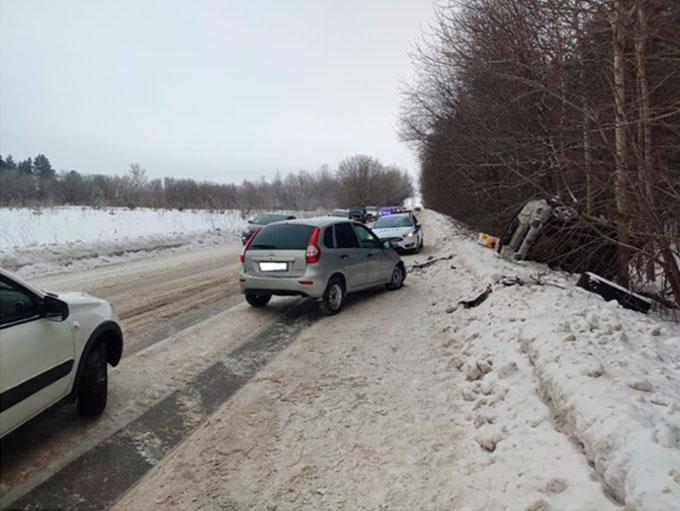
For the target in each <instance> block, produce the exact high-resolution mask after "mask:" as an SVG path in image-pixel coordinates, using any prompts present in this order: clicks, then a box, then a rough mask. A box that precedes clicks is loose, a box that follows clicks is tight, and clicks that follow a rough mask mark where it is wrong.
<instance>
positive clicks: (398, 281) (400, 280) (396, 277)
mask: <svg viewBox="0 0 680 511" xmlns="http://www.w3.org/2000/svg"><path fill="white" fill-rule="evenodd" d="M405 277H406V274H405V273H404V268H402V267H401V266H399V265H397V266H395V267H394V270H392V278H390V281H389V283H388V284H387V289H390V290H392V291H395V290H397V289H400V288H401V286H403V285H404V278H405Z"/></svg>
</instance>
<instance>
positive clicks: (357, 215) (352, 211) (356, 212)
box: [349, 206, 366, 224]
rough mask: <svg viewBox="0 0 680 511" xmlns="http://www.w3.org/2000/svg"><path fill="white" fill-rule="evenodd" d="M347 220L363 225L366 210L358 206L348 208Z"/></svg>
mask: <svg viewBox="0 0 680 511" xmlns="http://www.w3.org/2000/svg"><path fill="white" fill-rule="evenodd" d="M349 218H350V220H354V221H356V222H360V223H362V224H363V223H364V222H366V208H364V207H359V206H355V207H353V208H349Z"/></svg>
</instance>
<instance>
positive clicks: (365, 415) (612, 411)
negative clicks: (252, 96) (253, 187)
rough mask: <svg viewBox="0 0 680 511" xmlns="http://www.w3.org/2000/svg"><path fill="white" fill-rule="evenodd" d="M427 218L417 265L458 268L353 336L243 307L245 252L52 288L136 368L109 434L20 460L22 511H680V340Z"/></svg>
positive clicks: (354, 314) (362, 307) (18, 446)
mask: <svg viewBox="0 0 680 511" xmlns="http://www.w3.org/2000/svg"><path fill="white" fill-rule="evenodd" d="M423 220H424V224H425V233H426V244H427V245H428V246H427V247H426V249H425V251H424V252H423V253H422V254H420V255H415V256H406V257H405V260H406V262H407V264H408V265H412V264H413V263H415V262H416V261H418V262H424V261H425V260H426V259H427V258H428V257H432V258H438V257H448V256H449V255H451V256H452V257H451V259H445V260H441V261H438V262H435V263H434V264H432V265H431V266H429V267H427V268H423V269H420V270H414V271H413V272H411V273H409V275H408V278H407V280H406V286H405V287H404V288H403V289H402V290H400V291H398V292H385V291H383V290H377V291H370V292H364V293H360V294H358V295H356V296H350V297H349V298H348V301H347V304H346V307H345V308H344V309H343V311H342V312H341V313H340V314H339V315H338V316H335V317H331V318H319V317H318V316H317V315H316V313H315V312H314V311H313V308H311V307H310V304H309V303H308V302H306V301H305V300H301V299H297V298H287V299H276V300H274V301H273V302H272V305H270V306H268V307H267V308H265V309H262V310H255V309H250V308H249V307H248V306H246V305H245V304H243V303H242V300H241V298H240V296H239V295H238V294H237V289H236V287H237V286H236V285H237V278H236V272H237V268H238V265H237V262H236V261H237V259H238V258H237V253H238V249H239V248H240V247H236V246H232V247H231V248H230V249H225V248H224V247H221V248H204V249H202V250H200V251H196V252H194V253H190V254H186V253H185V254H169V255H167V256H164V257H160V258H154V259H150V260H147V261H137V262H134V263H129V264H126V265H117V266H109V267H102V268H98V269H96V270H90V271H87V272H81V273H72V274H63V275H55V276H51V277H46V278H45V279H43V280H41V281H39V284H40V285H41V286H43V287H45V288H53V289H56V288H62V289H64V288H68V289H84V290H87V291H90V292H92V293H93V294H97V295H99V296H103V297H105V298H109V299H110V300H112V301H113V302H114V304H115V305H116V307H117V310H118V311H119V313H120V315H121V318H123V326H124V329H125V331H126V335H127V346H126V354H125V358H124V360H123V361H122V362H121V365H120V366H119V367H118V368H116V369H115V370H114V371H112V373H111V387H112V388H111V401H110V403H109V407H108V408H107V411H106V413H105V415H104V417H103V418H102V419H100V420H98V421H94V422H91V423H82V422H80V420H79V419H77V418H76V417H75V415H74V414H73V412H72V411H68V410H64V411H61V412H59V413H58V414H55V415H53V416H51V417H48V418H47V419H46V420H44V421H41V422H40V423H38V424H36V425H34V426H30V427H29V428H27V430H25V431H23V432H21V434H20V435H18V436H17V440H16V441H14V443H13V444H12V445H11V446H10V448H9V450H8V449H5V446H4V445H3V455H2V459H3V461H2V463H3V465H2V474H1V476H0V481H1V483H2V486H1V487H0V488H1V493H2V494H3V499H2V504H3V506H5V505H7V504H8V503H9V502H11V501H13V500H14V499H17V498H19V500H18V501H16V503H18V504H19V505H21V506H30V505H37V506H40V505H41V504H42V505H43V506H45V505H47V504H49V505H51V506H58V507H62V508H73V509H78V508H88V507H92V506H93V505H94V504H97V505H96V506H95V507H97V508H107V507H109V506H111V505H113V506H114V508H115V509H120V510H123V509H125V510H127V509H134V510H143V509H390V508H391V509H455V510H458V509H462V510H480V511H481V510H484V511H486V510H501V509H510V510H514V509H517V510H533V511H539V510H544V511H547V510H598V511H599V510H605V511H606V510H609V509H622V508H624V505H625V506H626V507H627V508H629V509H639V510H650V511H652V510H653V511H656V510H657V509H658V510H662V509H663V510H665V509H670V510H672V509H678V506H677V502H680V450H679V448H680V402H679V401H680V399H679V395H680V348H679V346H678V345H679V344H680V341H679V340H678V339H680V329H678V327H677V325H670V324H665V323H662V322H660V321H658V320H655V319H654V318H652V317H647V316H644V315H641V314H637V313H633V312H631V311H626V310H623V309H621V308H620V307H618V306H616V305H615V304H614V305H612V304H605V303H604V302H603V301H602V300H601V299H600V298H599V297H597V296H595V295H592V294H589V293H586V292H585V291H582V290H579V289H575V288H573V280H574V279H573V277H569V276H566V275H563V274H560V273H556V272H550V271H549V270H547V269H546V268H544V267H541V266H538V265H533V264H530V263H522V264H519V265H518V264H512V263H508V262H505V261H501V260H498V259H497V258H495V257H494V255H493V254H492V253H491V252H490V251H488V250H486V249H484V248H482V247H479V246H478V245H476V244H475V242H474V240H473V239H471V238H470V236H469V235H467V234H466V233H465V232H464V230H462V229H460V228H459V227H458V226H455V225H453V224H451V223H450V221H449V220H448V219H447V218H446V217H443V216H442V215H439V214H436V213H434V212H428V213H427V214H425V215H424V217H423ZM539 272H541V273H542V275H541V281H542V282H543V284H544V285H526V283H531V282H533V281H532V280H531V279H530V278H529V275H534V276H535V275H537V274H538V273H539ZM502 275H511V276H519V277H520V278H521V279H522V280H523V282H525V285H522V286H520V285H513V286H505V285H503V284H502V283H499V278H500V277H501V276H502ZM489 284H492V288H493V292H492V293H491V295H489V297H488V299H487V300H486V301H484V302H483V303H482V304H481V305H479V307H476V308H471V309H464V308H463V307H461V306H460V305H458V302H459V301H461V300H467V299H470V298H473V297H475V296H477V295H478V294H479V292H480V291H482V290H484V289H485V288H486V287H487V286H488V285H489ZM551 284H557V286H560V287H556V286H554V285H551ZM622 332H623V333H625V334H626V335H625V336H624V335H622ZM645 453H647V456H644V455H643V454H645ZM102 480H106V481H107V483H106V484H105V485H101V484H99V482H100V481H102Z"/></svg>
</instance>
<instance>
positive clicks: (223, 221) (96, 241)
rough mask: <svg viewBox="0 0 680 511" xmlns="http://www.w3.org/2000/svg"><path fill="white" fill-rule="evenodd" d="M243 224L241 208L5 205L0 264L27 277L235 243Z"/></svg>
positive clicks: (0, 211) (1, 218)
mask: <svg viewBox="0 0 680 511" xmlns="http://www.w3.org/2000/svg"><path fill="white" fill-rule="evenodd" d="M244 225H245V220H243V219H242V218H241V216H240V214H239V212H238V211H221V212H220V211H206V210H184V211H177V210H155V209H147V208H139V209H134V210H130V209H127V208H105V209H93V208H86V207H76V206H70V207H68V206H67V207H58V208H45V209H31V208H2V209H0V266H3V267H4V268H7V269H10V270H13V271H18V272H19V273H20V274H22V275H24V276H26V277H30V276H33V275H36V274H44V273H50V272H54V271H60V270H62V269H64V268H65V267H68V268H69V269H85V268H90V267H94V266H100V265H102V264H110V263H113V262H119V261H124V260H126V259H130V258H140V257H154V256H157V255H158V252H159V251H161V250H168V249H173V250H180V249H195V248H198V247H200V246H203V245H215V244H220V243H225V242H232V241H235V240H236V239H237V238H238V234H239V233H240V231H241V230H242V228H243V226H244Z"/></svg>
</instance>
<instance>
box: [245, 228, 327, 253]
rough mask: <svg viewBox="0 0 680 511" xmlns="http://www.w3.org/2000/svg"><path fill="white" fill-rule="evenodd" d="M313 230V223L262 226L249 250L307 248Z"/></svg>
mask: <svg viewBox="0 0 680 511" xmlns="http://www.w3.org/2000/svg"><path fill="white" fill-rule="evenodd" d="M313 230H314V227H312V226H311V225H299V224H282V225H270V226H269V227H264V228H262V230H261V231H260V232H259V233H258V234H257V236H256V237H255V239H254V240H253V242H252V243H251V244H250V246H249V247H248V250H306V249H307V242H308V241H309V238H310V236H311V235H312V231H313Z"/></svg>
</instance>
